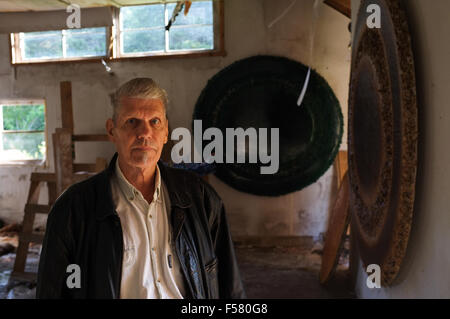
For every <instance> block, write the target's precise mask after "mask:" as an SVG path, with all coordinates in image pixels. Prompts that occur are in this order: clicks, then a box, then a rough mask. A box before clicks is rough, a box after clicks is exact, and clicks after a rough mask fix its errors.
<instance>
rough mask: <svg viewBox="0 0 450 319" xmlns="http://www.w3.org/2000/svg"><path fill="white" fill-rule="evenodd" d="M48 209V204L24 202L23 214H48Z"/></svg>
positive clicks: (49, 207)
mask: <svg viewBox="0 0 450 319" xmlns="http://www.w3.org/2000/svg"><path fill="white" fill-rule="evenodd" d="M50 209H51V206H50V205H39V204H26V205H25V214H48V213H49V212H50Z"/></svg>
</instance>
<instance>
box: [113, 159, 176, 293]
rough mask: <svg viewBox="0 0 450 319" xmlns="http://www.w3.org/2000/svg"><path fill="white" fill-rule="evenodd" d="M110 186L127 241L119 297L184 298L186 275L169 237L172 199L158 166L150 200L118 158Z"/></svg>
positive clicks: (124, 249)
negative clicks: (149, 201) (146, 198)
mask: <svg viewBox="0 0 450 319" xmlns="http://www.w3.org/2000/svg"><path fill="white" fill-rule="evenodd" d="M111 186H112V187H111V189H112V196H113V201H114V204H115V208H116V211H117V214H118V215H119V217H120V222H121V225H122V232H123V242H124V247H123V263H122V280H121V286H120V298H122V299H126V298H136V299H182V298H183V295H184V287H183V286H184V285H183V277H182V273H181V269H180V263H179V260H178V258H177V257H176V254H175V249H174V246H173V243H172V241H171V238H170V237H171V236H170V233H171V231H170V223H169V220H170V218H169V214H170V199H169V196H168V192H167V189H166V187H165V185H164V181H161V174H160V171H159V167H158V165H156V171H155V192H154V194H153V200H152V202H151V203H148V202H147V201H146V200H145V199H144V197H143V196H142V193H141V192H140V191H139V190H137V189H136V188H135V187H134V186H133V185H131V183H130V182H128V180H127V179H126V178H125V176H124V175H123V173H122V171H121V170H120V167H119V161H118V160H117V161H116V169H115V176H113V178H112V179H111Z"/></svg>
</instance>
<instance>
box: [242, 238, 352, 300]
mask: <svg viewBox="0 0 450 319" xmlns="http://www.w3.org/2000/svg"><path fill="white" fill-rule="evenodd" d="M316 246H317V245H316ZM319 247H320V245H319ZM236 254H237V259H238V263H239V266H240V270H241V276H242V280H243V282H244V286H245V289H246V293H247V297H248V298H250V299H253V298H263V299H264V298H268V299H299V298H319V299H320V298H327V299H330V298H332V299H336V298H354V297H355V296H354V294H353V292H352V291H350V290H349V289H348V254H347V256H343V257H341V259H340V261H339V266H338V268H337V271H336V274H335V276H334V277H333V279H332V280H331V281H330V282H329V283H328V284H327V286H326V287H324V286H322V285H321V284H320V283H319V271H320V263H321V250H320V248H319V249H317V248H315V249H309V248H308V247H252V246H238V247H236Z"/></svg>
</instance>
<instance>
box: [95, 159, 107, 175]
mask: <svg viewBox="0 0 450 319" xmlns="http://www.w3.org/2000/svg"><path fill="white" fill-rule="evenodd" d="M106 166H107V163H106V159H105V158H103V157H97V159H96V161H95V172H97V173H98V172H101V171H103V170H104V169H105V168H106Z"/></svg>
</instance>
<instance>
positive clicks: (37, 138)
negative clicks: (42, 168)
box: [2, 132, 45, 160]
mask: <svg viewBox="0 0 450 319" xmlns="http://www.w3.org/2000/svg"><path fill="white" fill-rule="evenodd" d="M44 154H45V137H44V133H43V132H41V133H3V152H2V159H3V160H7V159H19V160H20V159H43V158H44Z"/></svg>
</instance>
